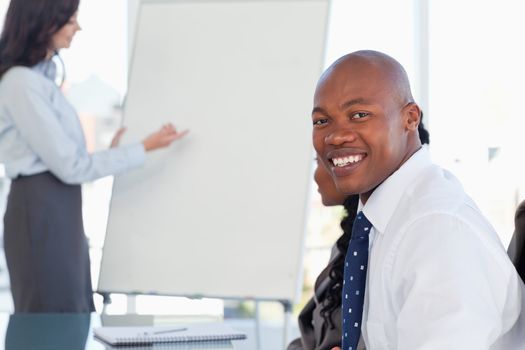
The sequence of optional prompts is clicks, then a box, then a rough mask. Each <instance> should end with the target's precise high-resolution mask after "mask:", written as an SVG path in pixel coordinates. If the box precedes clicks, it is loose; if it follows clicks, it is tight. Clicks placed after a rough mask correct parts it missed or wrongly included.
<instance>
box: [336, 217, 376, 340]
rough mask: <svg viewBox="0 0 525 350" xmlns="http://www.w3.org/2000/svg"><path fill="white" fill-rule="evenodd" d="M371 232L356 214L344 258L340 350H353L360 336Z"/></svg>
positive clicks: (370, 227)
mask: <svg viewBox="0 0 525 350" xmlns="http://www.w3.org/2000/svg"><path fill="white" fill-rule="evenodd" d="M371 229H372V224H371V223H370V221H368V219H367V218H366V216H365V215H364V214H363V212H359V213H357V216H356V218H355V220H354V226H353V228H352V238H351V239H350V243H349V244H348V251H347V252H346V257H345V269H344V278H343V296H342V297H343V302H342V306H343V310H342V311H343V313H342V315H343V334H342V338H343V339H342V344H343V347H342V350H356V349H357V343H359V337H360V335H361V321H362V319H363V301H364V298H365V286H366V269H367V265H368V234H369V233H370V230H371Z"/></svg>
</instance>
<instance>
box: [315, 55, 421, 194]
mask: <svg viewBox="0 0 525 350" xmlns="http://www.w3.org/2000/svg"><path fill="white" fill-rule="evenodd" d="M420 117H421V110H420V109H419V107H418V106H417V104H416V103H414V99H413V97H412V93H411V91H410V84H409V81H408V76H407V74H406V72H405V70H404V69H403V67H402V66H401V65H400V64H399V62H397V61H396V60H394V59H393V58H392V57H390V56H388V55H385V54H383V53H381V52H377V51H357V52H353V53H351V54H348V55H345V56H343V57H341V58H340V59H338V60H337V61H336V62H334V63H333V64H332V65H331V66H330V67H329V68H328V69H327V70H326V71H325V72H324V73H323V75H322V76H321V78H320V79H319V83H318V84H317V88H316V91H315V96H314V108H313V110H312V120H313V125H314V129H313V142H314V147H315V149H316V151H317V154H318V158H319V159H320V161H322V162H323V164H324V166H325V168H326V169H329V170H330V173H331V175H332V178H333V180H334V182H335V184H336V186H337V188H338V190H339V191H340V192H342V193H344V194H347V195H352V194H359V195H360V197H361V200H362V201H363V202H365V201H366V200H367V198H368V197H369V196H370V194H371V193H372V192H373V191H374V189H375V188H376V187H377V186H379V185H380V184H381V183H382V182H383V181H384V180H385V179H387V178H388V177H389V176H390V175H391V174H392V173H393V172H395V171H396V170H397V169H399V167H400V166H401V165H402V164H403V163H404V162H405V161H406V160H407V159H409V158H410V157H411V156H412V154H414V152H416V151H417V150H418V149H419V148H420V147H421V143H420V141H419V135H418V124H419V122H420Z"/></svg>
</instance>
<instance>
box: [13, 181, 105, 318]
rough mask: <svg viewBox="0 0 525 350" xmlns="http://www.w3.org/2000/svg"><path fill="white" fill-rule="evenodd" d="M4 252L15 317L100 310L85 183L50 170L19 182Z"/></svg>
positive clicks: (15, 186)
mask: <svg viewBox="0 0 525 350" xmlns="http://www.w3.org/2000/svg"><path fill="white" fill-rule="evenodd" d="M4 248H5V255H6V260H7V268H8V270H9V277H10V280H11V292H12V294H13V301H14V304H15V312H16V313H21V312H24V313H26V312H91V311H94V310H95V308H94V305H93V291H92V287H91V274H90V264H89V249H88V244H87V240H86V236H85V235H84V228H83V223H82V192H81V188H80V185H66V184H64V183H63V182H62V181H60V180H59V179H57V178H56V177H55V176H54V175H52V174H51V173H50V172H45V173H41V174H36V175H32V176H23V177H19V178H17V179H14V180H13V181H12V183H11V191H10V192H9V197H8V199H7V208H6V213H5V216H4Z"/></svg>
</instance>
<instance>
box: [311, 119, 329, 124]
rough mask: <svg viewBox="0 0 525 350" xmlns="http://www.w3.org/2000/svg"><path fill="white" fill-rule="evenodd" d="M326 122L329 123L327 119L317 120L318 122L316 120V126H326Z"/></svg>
mask: <svg viewBox="0 0 525 350" xmlns="http://www.w3.org/2000/svg"><path fill="white" fill-rule="evenodd" d="M326 122H327V119H326V118H323V119H317V120H314V126H320V125H324V124H326Z"/></svg>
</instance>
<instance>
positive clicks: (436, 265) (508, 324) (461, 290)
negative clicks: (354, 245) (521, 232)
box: [362, 148, 525, 350]
mask: <svg viewBox="0 0 525 350" xmlns="http://www.w3.org/2000/svg"><path fill="white" fill-rule="evenodd" d="M362 210H363V212H364V214H365V215H366V217H367V218H368V220H370V222H371V223H372V224H373V226H374V227H373V234H374V237H373V245H372V246H371V250H370V255H369V268H368V274H367V287H366V293H365V305H364V313H363V323H362V324H363V328H362V336H363V338H364V341H365V343H366V348H367V349H368V350H387V349H388V350H415V349H418V350H438V349H439V350H451V349H461V350H467V349H472V350H485V349H487V350H488V349H490V350H496V349H498V350H499V349H501V350H503V349H505V350H512V349H525V323H524V322H523V319H522V318H523V317H520V315H521V310H522V307H523V305H524V304H525V302H524V300H523V297H524V295H525V293H524V292H523V283H522V282H521V279H520V278H519V277H518V274H517V273H516V270H515V268H514V266H513V265H512V263H511V262H510V260H509V258H508V257H507V254H506V252H505V249H504V248H503V246H502V244H501V242H500V240H499V238H498V236H497V234H496V232H495V231H494V229H493V228H492V227H491V225H490V224H489V223H488V221H487V220H486V219H485V217H484V216H483V215H482V214H481V212H480V211H479V209H478V208H477V207H476V205H475V204H474V202H473V201H472V200H471V199H470V198H469V197H468V196H467V195H466V194H465V192H464V191H463V188H462V186H461V184H460V183H459V182H458V181H457V179H456V178H455V177H454V176H453V175H452V174H450V173H449V172H447V171H445V170H443V169H441V168H439V167H438V166H436V165H434V164H432V163H431V161H430V157H429V154H428V151H427V150H426V148H422V149H421V150H419V151H418V152H416V153H415V154H414V155H413V156H412V157H411V158H410V159H409V160H408V161H407V162H406V163H405V164H403V165H402V166H401V168H400V169H398V170H397V171H396V172H395V173H394V174H392V175H391V176H390V177H389V178H388V179H387V180H385V181H384V182H383V183H382V184H381V185H380V186H379V187H378V188H377V189H376V190H375V191H374V192H373V193H372V195H371V196H370V198H369V199H368V201H367V202H366V204H365V205H364V206H363V208H362Z"/></svg>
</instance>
